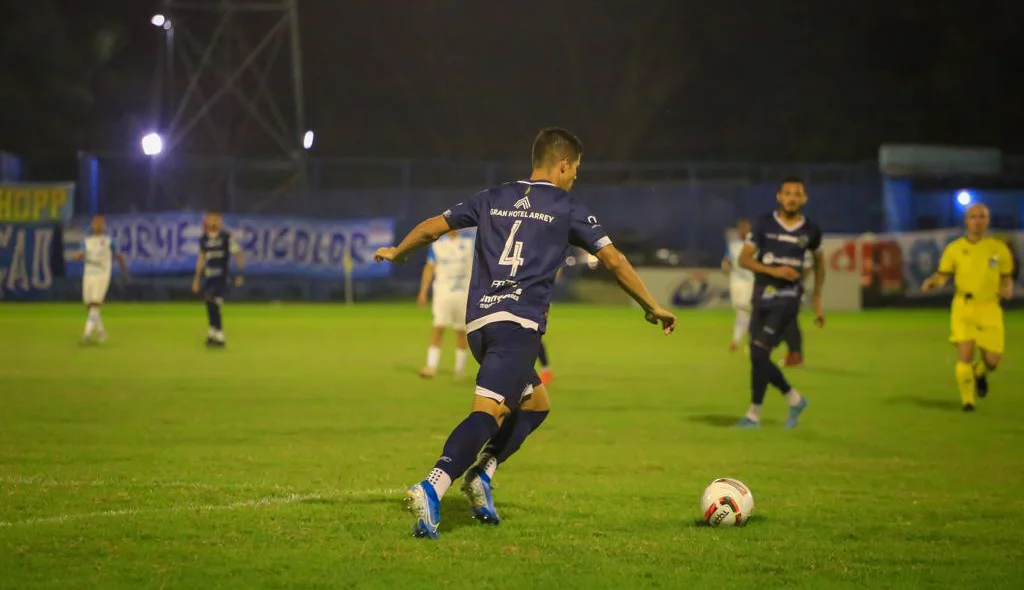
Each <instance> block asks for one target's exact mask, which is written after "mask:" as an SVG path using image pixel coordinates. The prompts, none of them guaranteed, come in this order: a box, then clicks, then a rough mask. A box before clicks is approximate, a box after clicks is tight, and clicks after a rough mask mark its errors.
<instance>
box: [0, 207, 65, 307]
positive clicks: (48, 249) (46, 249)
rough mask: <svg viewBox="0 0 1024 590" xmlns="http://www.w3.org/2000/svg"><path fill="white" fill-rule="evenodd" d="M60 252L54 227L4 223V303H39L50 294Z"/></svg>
mask: <svg viewBox="0 0 1024 590" xmlns="http://www.w3.org/2000/svg"><path fill="white" fill-rule="evenodd" d="M55 241H56V242H57V243H55ZM59 248H60V242H59V237H58V232H57V230H56V228H55V227H54V226H53V225H52V224H23V223H18V224H15V223H0V300H4V299H9V300H10V299H13V300H24V299H38V298H40V297H41V296H42V295H43V294H45V292H46V291H49V290H50V287H52V286H53V275H54V268H53V263H54V254H57V253H59V252H58V250H59Z"/></svg>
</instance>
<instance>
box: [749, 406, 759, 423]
mask: <svg viewBox="0 0 1024 590" xmlns="http://www.w3.org/2000/svg"><path fill="white" fill-rule="evenodd" d="M747 418H750V419H751V420H753V421H754V422H760V421H761V406H760V405H758V404H750V408H748V409H747Z"/></svg>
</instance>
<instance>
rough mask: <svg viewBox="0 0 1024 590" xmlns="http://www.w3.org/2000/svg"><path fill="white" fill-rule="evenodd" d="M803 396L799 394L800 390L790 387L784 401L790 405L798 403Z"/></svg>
mask: <svg viewBox="0 0 1024 590" xmlns="http://www.w3.org/2000/svg"><path fill="white" fill-rule="evenodd" d="M803 399H804V398H803V397H802V396H801V395H800V392H799V391H797V390H795V389H790V390H789V391H788V392H786V401H787V402H788V403H789V405H791V406H795V405H799V403H800V401H801V400H803Z"/></svg>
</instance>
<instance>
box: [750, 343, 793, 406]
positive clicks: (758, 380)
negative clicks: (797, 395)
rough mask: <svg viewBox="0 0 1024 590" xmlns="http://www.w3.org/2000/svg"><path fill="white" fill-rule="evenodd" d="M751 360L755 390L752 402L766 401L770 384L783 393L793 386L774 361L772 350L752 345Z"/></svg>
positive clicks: (751, 398) (752, 394) (751, 397)
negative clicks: (765, 397) (765, 396)
mask: <svg viewBox="0 0 1024 590" xmlns="http://www.w3.org/2000/svg"><path fill="white" fill-rule="evenodd" d="M750 361H751V365H752V367H753V380H752V381H753V391H752V392H751V396H750V401H751V403H754V404H758V405H760V404H761V403H763V402H764V395H765V392H766V391H767V389H768V385H769V384H770V385H771V386H772V387H774V388H776V389H778V390H779V391H780V392H782V393H783V394H785V393H789V390H790V389H792V387H791V386H790V385H789V381H786V377H785V376H784V375H783V374H782V370H781V369H779V367H778V365H776V364H775V363H773V362H772V357H771V352H769V351H768V349H766V348H761V347H760V346H756V345H755V346H751V347H750Z"/></svg>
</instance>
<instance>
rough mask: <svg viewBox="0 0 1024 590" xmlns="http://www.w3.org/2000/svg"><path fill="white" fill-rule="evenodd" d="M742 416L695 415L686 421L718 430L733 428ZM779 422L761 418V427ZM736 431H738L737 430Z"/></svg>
mask: <svg viewBox="0 0 1024 590" xmlns="http://www.w3.org/2000/svg"><path fill="white" fill-rule="evenodd" d="M742 417H743V416H738V415H735V414H697V415H695V416H690V417H689V418H688V420H689V421H690V422H700V423H701V424H707V425H708V426H717V427H719V428H735V427H736V423H737V422H739V421H740V418H742ZM778 423H779V421H778V420H774V419H772V418H762V419H761V425H762V426H776V425H778ZM737 430H738V429H737Z"/></svg>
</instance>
